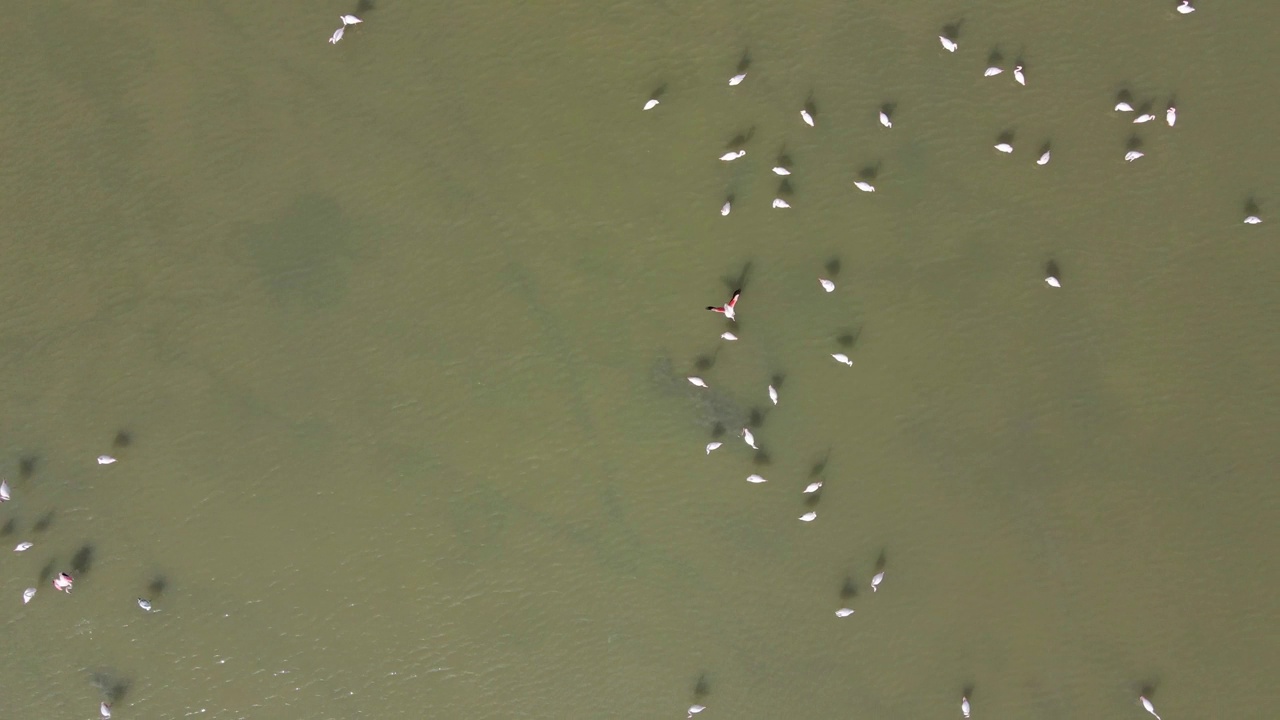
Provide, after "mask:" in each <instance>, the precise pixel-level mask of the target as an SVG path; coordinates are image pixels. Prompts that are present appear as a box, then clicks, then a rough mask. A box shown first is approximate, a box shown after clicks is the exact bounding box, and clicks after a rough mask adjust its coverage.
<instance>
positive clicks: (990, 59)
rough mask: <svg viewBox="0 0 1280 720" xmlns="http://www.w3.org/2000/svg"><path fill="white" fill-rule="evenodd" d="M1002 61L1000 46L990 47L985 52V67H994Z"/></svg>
mask: <svg viewBox="0 0 1280 720" xmlns="http://www.w3.org/2000/svg"><path fill="white" fill-rule="evenodd" d="M1001 62H1004V55H1002V54H1000V47H999V46H998V45H997V46H996V47H993V48H991V52H989V53H987V67H994V66H996V65H999V64H1000V63H1001Z"/></svg>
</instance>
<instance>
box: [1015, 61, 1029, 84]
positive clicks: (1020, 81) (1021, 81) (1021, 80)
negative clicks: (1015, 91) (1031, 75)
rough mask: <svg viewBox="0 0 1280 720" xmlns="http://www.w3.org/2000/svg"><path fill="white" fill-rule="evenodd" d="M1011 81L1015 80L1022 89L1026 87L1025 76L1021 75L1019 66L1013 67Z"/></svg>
mask: <svg viewBox="0 0 1280 720" xmlns="http://www.w3.org/2000/svg"><path fill="white" fill-rule="evenodd" d="M1013 79H1014V80H1016V81H1017V83H1018V84H1019V85H1021V86H1022V87H1026V86H1027V76H1026V75H1023V74H1022V66H1021V65H1014V66H1013Z"/></svg>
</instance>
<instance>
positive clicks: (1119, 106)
mask: <svg viewBox="0 0 1280 720" xmlns="http://www.w3.org/2000/svg"><path fill="white" fill-rule="evenodd" d="M1116 112H1133V106H1132V105H1130V104H1129V103H1127V102H1125V101H1124V100H1121V101H1120V102H1118V103H1116Z"/></svg>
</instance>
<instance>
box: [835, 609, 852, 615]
mask: <svg viewBox="0 0 1280 720" xmlns="http://www.w3.org/2000/svg"><path fill="white" fill-rule="evenodd" d="M852 614H853V608H840V609H839V610H837V611H836V617H849V616H850V615H852Z"/></svg>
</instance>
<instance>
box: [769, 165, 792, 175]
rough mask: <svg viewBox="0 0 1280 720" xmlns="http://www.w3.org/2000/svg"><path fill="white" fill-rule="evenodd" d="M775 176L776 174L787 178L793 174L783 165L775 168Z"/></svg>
mask: <svg viewBox="0 0 1280 720" xmlns="http://www.w3.org/2000/svg"><path fill="white" fill-rule="evenodd" d="M773 174H774V175H782V176H784V177H785V176H787V175H790V174H791V171H790V170H788V169H786V168H784V167H782V166H781V165H778V166H777V167H775V168H774V169H773Z"/></svg>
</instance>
